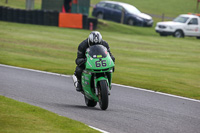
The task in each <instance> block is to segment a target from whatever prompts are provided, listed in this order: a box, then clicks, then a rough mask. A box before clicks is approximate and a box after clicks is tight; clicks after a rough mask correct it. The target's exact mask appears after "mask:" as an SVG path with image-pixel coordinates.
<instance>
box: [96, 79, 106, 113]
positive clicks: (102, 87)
mask: <svg viewBox="0 0 200 133" xmlns="http://www.w3.org/2000/svg"><path fill="white" fill-rule="evenodd" d="M98 89H99V106H100V108H101V109H102V110H106V109H107V108H108V85H107V82H106V80H102V81H100V82H99V86H98Z"/></svg>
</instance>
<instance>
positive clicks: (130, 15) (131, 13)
mask: <svg viewBox="0 0 200 133" xmlns="http://www.w3.org/2000/svg"><path fill="white" fill-rule="evenodd" d="M92 16H94V17H97V18H99V19H105V20H111V21H115V22H118V23H120V22H121V23H124V24H128V25H137V26H148V27H151V26H152V25H153V19H152V17H151V16H149V15H147V14H144V13H142V12H140V11H139V10H138V9H137V8H136V7H134V6H132V5H130V4H127V3H122V2H114V1H102V2H99V3H98V4H96V5H95V7H94V9H93V12H92Z"/></svg>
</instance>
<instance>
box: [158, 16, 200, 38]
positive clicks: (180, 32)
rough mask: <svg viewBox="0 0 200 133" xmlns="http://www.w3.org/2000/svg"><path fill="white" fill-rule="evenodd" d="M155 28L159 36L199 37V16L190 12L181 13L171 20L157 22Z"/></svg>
mask: <svg viewBox="0 0 200 133" xmlns="http://www.w3.org/2000/svg"><path fill="white" fill-rule="evenodd" d="M155 30H156V32H157V33H159V34H160V36H168V35H173V36H174V37H178V38H180V37H184V36H194V37H196V38H197V39H200V17H199V16H197V15H192V14H182V15H179V16H178V17H177V18H175V19H174V20H173V21H167V22H158V23H157V24H156V27H155Z"/></svg>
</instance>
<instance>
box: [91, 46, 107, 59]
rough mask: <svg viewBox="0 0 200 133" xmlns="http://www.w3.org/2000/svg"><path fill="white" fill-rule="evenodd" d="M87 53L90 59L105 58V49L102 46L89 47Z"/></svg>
mask: <svg viewBox="0 0 200 133" xmlns="http://www.w3.org/2000/svg"><path fill="white" fill-rule="evenodd" d="M87 52H88V53H89V55H90V56H91V57H92V58H105V57H106V56H107V49H106V47H104V46H103V45H93V46H90V47H89V48H88V49H87Z"/></svg>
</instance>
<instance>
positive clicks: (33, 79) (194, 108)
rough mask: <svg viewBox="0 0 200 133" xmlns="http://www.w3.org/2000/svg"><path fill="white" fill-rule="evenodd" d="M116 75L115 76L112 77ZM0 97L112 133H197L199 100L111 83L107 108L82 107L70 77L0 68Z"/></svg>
mask: <svg viewBox="0 0 200 133" xmlns="http://www.w3.org/2000/svg"><path fill="white" fill-rule="evenodd" d="M114 76H115V75H114ZM0 95H3V96H6V97H10V98H12V99H15V100H18V101H22V102H26V103H29V104H32V105H36V106H39V107H41V108H44V109H47V110H49V111H52V112H55V113H57V114H59V115H62V116H66V117H69V118H71V119H74V120H78V121H81V122H83V123H85V124H87V125H91V126H93V127H96V128H99V129H102V130H105V131H107V132H111V133H199V132H200V102H199V101H198V100H192V99H184V98H180V97H174V96H168V95H163V94H159V93H154V92H151V91H143V90H140V89H134V88H131V87H124V86H119V85H113V87H112V90H111V95H110V97H109V106H108V109H107V110H106V111H102V110H101V109H100V107H99V105H97V106H96V107H95V108H89V107H86V105H85V101H84V97H83V95H82V94H81V93H79V92H76V90H75V87H74V86H73V81H72V78H71V76H66V75H59V74H52V73H45V72H40V71H33V70H26V69H21V68H15V67H9V66H5V65H0Z"/></svg>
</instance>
